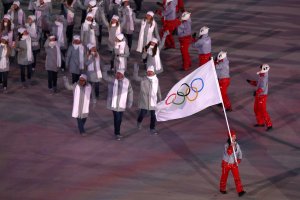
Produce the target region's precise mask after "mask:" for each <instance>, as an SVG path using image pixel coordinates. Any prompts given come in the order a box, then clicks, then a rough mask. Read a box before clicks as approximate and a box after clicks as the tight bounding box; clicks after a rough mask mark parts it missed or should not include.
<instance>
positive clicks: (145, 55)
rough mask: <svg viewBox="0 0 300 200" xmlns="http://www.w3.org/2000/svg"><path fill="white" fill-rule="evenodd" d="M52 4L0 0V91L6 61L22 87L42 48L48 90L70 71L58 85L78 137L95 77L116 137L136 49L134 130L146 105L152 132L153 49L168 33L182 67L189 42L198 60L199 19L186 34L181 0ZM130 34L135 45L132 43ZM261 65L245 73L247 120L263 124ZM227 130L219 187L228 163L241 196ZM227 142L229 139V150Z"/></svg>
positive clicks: (204, 32)
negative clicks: (249, 76) (250, 114)
mask: <svg viewBox="0 0 300 200" xmlns="http://www.w3.org/2000/svg"><path fill="white" fill-rule="evenodd" d="M52 3H53V2H51V0H37V1H34V0H30V1H29V2H28V5H26V6H27V7H22V6H21V4H20V1H12V0H2V1H1V2H0V19H1V25H0V37H1V45H0V83H1V86H2V90H3V93H7V91H8V88H9V87H8V72H9V70H10V64H11V63H12V62H16V63H17V64H18V66H19V69H20V81H21V83H22V87H23V88H27V87H28V86H29V84H28V81H30V79H31V77H32V73H33V71H35V68H36V62H37V57H40V56H39V53H40V51H41V50H43V51H44V52H45V54H46V59H45V70H46V71H47V74H48V89H49V92H50V93H51V94H53V93H57V77H58V72H59V71H66V70H69V72H70V76H71V82H69V80H68V77H67V76H64V85H65V87H66V88H67V89H69V90H72V91H73V93H74V100H73V111H72V117H74V118H76V120H77V123H78V129H79V132H80V134H81V135H82V136H85V135H86V132H85V123H86V120H87V118H88V114H89V106H90V103H94V102H95V101H96V100H97V99H98V98H99V84H100V81H101V80H104V81H105V82H107V84H108V94H107V108H108V109H109V110H111V111H112V112H113V117H114V129H115V130H114V134H115V137H116V139H117V140H121V138H122V135H121V123H122V116H123V113H124V111H125V110H126V108H130V107H131V106H132V103H133V89H132V86H131V81H130V80H129V79H128V78H127V77H126V76H125V75H126V74H125V72H126V71H127V60H128V58H129V57H130V55H131V52H133V51H136V52H137V53H139V54H140V58H141V63H140V64H138V61H137V62H136V63H135V64H134V73H133V79H132V81H136V82H138V83H140V97H139V109H140V113H139V115H138V117H137V128H138V129H141V127H142V125H141V124H142V121H143V119H144V117H145V115H146V114H147V112H150V116H151V117H150V133H151V134H154V135H156V134H158V132H157V130H156V117H155V108H156V105H157V102H159V101H160V100H162V98H161V93H160V86H159V79H158V76H157V75H158V74H160V73H163V71H164V67H163V64H162V59H161V57H160V52H161V51H164V50H167V49H175V48H176V47H175V41H174V37H173V35H174V33H176V35H177V37H178V40H179V43H180V52H181V54H182V70H189V69H191V67H192V62H191V56H190V53H189V48H190V46H191V45H192V47H193V48H195V49H196V50H197V52H198V55H199V63H198V66H202V65H203V64H205V63H206V62H208V61H209V60H210V59H211V57H212V53H211V38H210V36H209V28H208V27H207V26H203V27H202V28H201V29H200V31H199V33H198V34H197V33H193V31H192V20H191V18H192V17H191V13H190V12H187V11H186V10H185V8H184V2H183V0H163V1H162V2H157V4H156V6H157V10H155V11H150V10H149V11H147V12H146V13H145V14H144V15H143V13H141V7H142V0H135V4H136V9H135V10H134V9H132V7H131V5H130V1H129V0H103V1H98V0H97V1H96V0H64V1H62V2H61V3H60V5H61V7H60V9H61V12H60V14H56V15H54V14H53V13H54V12H53V10H52ZM23 9H24V10H26V12H25V11H24V10H23ZM26 13H29V15H26ZM78 13H81V26H80V27H81V29H80V33H76V34H74V27H75V24H76V23H77V21H76V20H75V18H76V14H78ZM157 19H159V20H160V21H157ZM160 24H161V26H160ZM104 31H106V32H107V33H108V39H107V40H106V44H107V47H106V48H105V50H108V51H110V53H111V54H110V55H111V58H110V63H109V64H106V65H105V64H104V63H103V62H101V57H102V56H101V52H102V51H103V48H100V45H101V44H102V42H103V41H102V35H103V34H102V33H103V32H104ZM134 32H138V38H134V35H133V34H134ZM134 40H136V41H137V46H133V41H134ZM42 59H44V58H42ZM214 61H215V66H216V72H217V76H218V79H219V85H220V89H221V95H222V98H223V102H224V107H225V109H226V111H227V112H231V111H232V110H233V109H232V105H231V102H230V100H229V97H228V95H227V90H228V87H229V85H230V73H229V59H228V57H227V52H225V51H221V52H219V53H218V55H217V56H216V57H215V59H214ZM139 66H144V68H145V69H146V75H145V76H142V77H141V76H139ZM269 69H270V66H269V65H267V64H263V65H261V66H260V71H259V72H258V73H257V74H258V76H259V77H258V81H253V80H247V81H248V82H249V83H250V84H251V85H254V86H256V87H257V89H256V91H255V93H254V96H255V103H254V111H255V115H256V119H257V123H256V124H255V126H256V127H262V126H267V131H269V130H271V129H272V122H271V119H270V117H269V114H268V112H267V110H266V102H267V95H268V71H269ZM108 71H111V72H113V75H111V74H109V73H108ZM91 101H92V102H91ZM235 137H236V136H235V133H234V132H233V133H232V138H233V139H231V140H229V141H228V143H227V144H226V145H225V152H224V157H223V163H222V167H223V170H222V178H221V183H220V191H221V193H224V194H225V193H226V181H227V176H228V172H229V170H232V172H233V175H234V176H235V181H236V186H237V191H238V193H239V195H240V196H242V195H243V194H244V193H245V192H244V191H243V188H242V186H241V182H240V178H239V175H238V171H237V168H235V166H236V165H235V164H236V160H234V159H233V153H232V152H233V149H234V150H236V154H237V157H238V162H240V160H241V156H242V155H241V150H240V147H239V146H238V144H237V143H236V142H235ZM232 144H234V145H235V146H234V148H233V149H232Z"/></svg>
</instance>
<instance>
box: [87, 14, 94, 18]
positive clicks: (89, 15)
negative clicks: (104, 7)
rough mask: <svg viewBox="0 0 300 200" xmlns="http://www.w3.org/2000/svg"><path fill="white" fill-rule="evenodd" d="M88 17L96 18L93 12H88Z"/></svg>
mask: <svg viewBox="0 0 300 200" xmlns="http://www.w3.org/2000/svg"><path fill="white" fill-rule="evenodd" d="M88 17H91V18H94V15H93V13H88V14H87V16H86V18H88Z"/></svg>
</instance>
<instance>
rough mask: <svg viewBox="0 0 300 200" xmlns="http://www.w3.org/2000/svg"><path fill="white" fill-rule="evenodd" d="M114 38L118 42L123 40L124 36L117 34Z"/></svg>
mask: <svg viewBox="0 0 300 200" xmlns="http://www.w3.org/2000/svg"><path fill="white" fill-rule="evenodd" d="M116 38H118V40H123V39H124V34H123V33H119V34H118V35H116Z"/></svg>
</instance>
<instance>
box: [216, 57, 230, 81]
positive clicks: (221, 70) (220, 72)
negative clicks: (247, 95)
mask: <svg viewBox="0 0 300 200" xmlns="http://www.w3.org/2000/svg"><path fill="white" fill-rule="evenodd" d="M216 71H217V76H218V79H222V78H229V77H230V76H229V60H228V58H227V57H226V58H224V59H223V60H222V61H221V62H218V63H217V64H216Z"/></svg>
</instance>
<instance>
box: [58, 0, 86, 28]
mask: <svg viewBox="0 0 300 200" xmlns="http://www.w3.org/2000/svg"><path fill="white" fill-rule="evenodd" d="M74 1H75V3H74V4H73V6H67V5H66V4H63V15H64V17H65V19H68V12H71V13H73V14H74V18H73V20H70V21H68V20H67V24H68V25H73V24H75V21H74V19H75V17H76V13H75V11H76V10H77V9H82V10H84V9H85V7H84V6H83V5H82V3H81V1H80V0H73V2H74Z"/></svg>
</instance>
